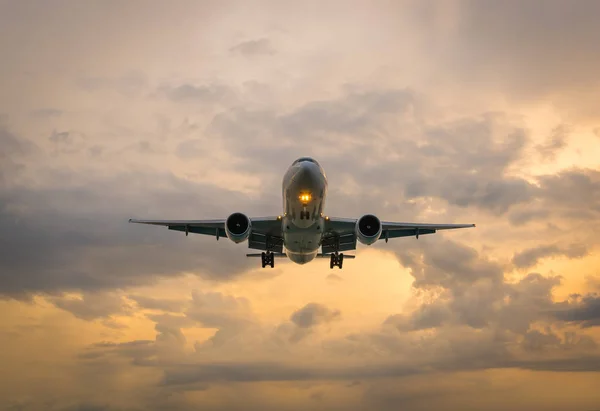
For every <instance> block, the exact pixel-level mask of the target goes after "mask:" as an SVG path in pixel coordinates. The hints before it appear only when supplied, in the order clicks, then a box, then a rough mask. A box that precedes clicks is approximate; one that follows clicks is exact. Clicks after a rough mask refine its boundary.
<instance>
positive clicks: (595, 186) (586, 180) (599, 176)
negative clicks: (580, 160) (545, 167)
mask: <svg viewBox="0 0 600 411" xmlns="http://www.w3.org/2000/svg"><path fill="white" fill-rule="evenodd" d="M537 180H538V182H539V184H540V188H541V191H540V197H541V199H542V200H544V201H546V204H548V205H551V206H553V207H555V208H556V211H555V212H559V213H561V214H562V216H564V217H570V218H576V219H586V220H587V219H595V218H596V217H597V216H598V214H600V171H598V170H591V169H577V168H573V169H569V170H564V171H561V172H559V173H557V174H551V175H544V176H540V177H538V179H537ZM565 193H568V195H565Z"/></svg>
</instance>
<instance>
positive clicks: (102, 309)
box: [49, 293, 130, 321]
mask: <svg viewBox="0 0 600 411" xmlns="http://www.w3.org/2000/svg"><path fill="white" fill-rule="evenodd" d="M49 301H50V302H51V303H53V304H54V305H55V306H56V307H58V308H61V309H63V310H66V311H68V312H70V313H71V314H73V315H74V316H75V317H77V318H80V319H82V320H87V321H90V320H95V319H98V318H103V317H109V316H111V315H115V314H124V313H127V312H130V310H129V309H128V307H127V305H126V304H125V303H124V302H123V300H122V297H121V295H119V294H116V293H84V294H83V296H82V298H72V297H65V296H63V297H49Z"/></svg>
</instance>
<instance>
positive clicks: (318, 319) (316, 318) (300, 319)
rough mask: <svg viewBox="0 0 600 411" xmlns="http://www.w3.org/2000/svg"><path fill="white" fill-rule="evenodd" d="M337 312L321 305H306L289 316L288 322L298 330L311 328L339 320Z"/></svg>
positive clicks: (338, 312)
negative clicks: (298, 328)
mask: <svg viewBox="0 0 600 411" xmlns="http://www.w3.org/2000/svg"><path fill="white" fill-rule="evenodd" d="M340 315H341V313H340V311H339V310H331V309H329V308H327V307H326V306H324V305H322V304H317V303H308V304H306V305H305V306H304V307H302V308H300V309H299V310H297V311H295V312H294V313H293V314H292V315H291V316H290V321H292V322H293V323H294V324H296V325H297V326H298V327H300V328H311V327H314V326H317V325H319V324H324V323H328V322H330V321H333V320H335V319H337V318H339V317H340Z"/></svg>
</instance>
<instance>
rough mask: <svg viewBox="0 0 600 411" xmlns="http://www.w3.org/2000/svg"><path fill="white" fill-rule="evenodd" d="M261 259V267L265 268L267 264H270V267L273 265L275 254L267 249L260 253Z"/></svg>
mask: <svg viewBox="0 0 600 411" xmlns="http://www.w3.org/2000/svg"><path fill="white" fill-rule="evenodd" d="M261 259H262V268H265V267H266V266H268V265H270V266H271V268H273V267H275V255H274V254H273V253H272V252H270V251H267V252H266V253H262V254H261Z"/></svg>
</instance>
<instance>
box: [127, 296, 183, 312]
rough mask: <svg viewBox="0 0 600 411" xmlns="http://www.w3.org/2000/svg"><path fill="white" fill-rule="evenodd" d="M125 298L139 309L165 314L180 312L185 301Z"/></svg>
mask: <svg viewBox="0 0 600 411" xmlns="http://www.w3.org/2000/svg"><path fill="white" fill-rule="evenodd" d="M127 298H129V299H130V300H133V301H135V302H136V303H137V305H138V306H139V307H141V308H145V309H149V310H160V311H166V312H180V311H182V309H183V307H184V305H185V304H186V302H185V301H181V300H175V299H166V298H152V297H147V296H144V295H128V296H127Z"/></svg>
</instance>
